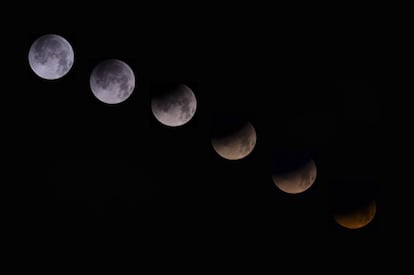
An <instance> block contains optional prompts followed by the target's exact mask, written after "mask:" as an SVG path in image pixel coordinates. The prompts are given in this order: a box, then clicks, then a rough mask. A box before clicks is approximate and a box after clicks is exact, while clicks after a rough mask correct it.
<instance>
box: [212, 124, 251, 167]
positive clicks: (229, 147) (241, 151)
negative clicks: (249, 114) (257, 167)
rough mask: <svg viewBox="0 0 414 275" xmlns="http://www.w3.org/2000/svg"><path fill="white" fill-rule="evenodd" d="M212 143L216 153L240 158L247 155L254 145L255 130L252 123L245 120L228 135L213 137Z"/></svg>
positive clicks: (228, 157)
mask: <svg viewBox="0 0 414 275" xmlns="http://www.w3.org/2000/svg"><path fill="white" fill-rule="evenodd" d="M212 145H213V148H214V150H215V151H216V152H217V154H219V155H220V156H221V157H223V158H225V159H228V160H238V159H242V158H245V157H247V156H248V155H249V154H250V153H251V152H252V151H253V149H254V147H255V146H256V131H255V129H254V127H253V125H252V124H251V123H250V122H247V123H245V124H244V125H243V127H241V128H240V129H238V130H237V131H235V132H233V133H230V134H229V135H226V136H224V137H215V138H213V139H212Z"/></svg>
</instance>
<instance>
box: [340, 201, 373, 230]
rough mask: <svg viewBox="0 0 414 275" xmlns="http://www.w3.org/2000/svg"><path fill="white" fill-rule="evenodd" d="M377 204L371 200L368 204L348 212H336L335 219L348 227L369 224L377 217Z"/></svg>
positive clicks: (360, 226)
mask: <svg viewBox="0 0 414 275" xmlns="http://www.w3.org/2000/svg"><path fill="white" fill-rule="evenodd" d="M376 211H377V205H376V203H375V201H374V200H373V201H371V202H370V203H369V204H368V205H367V206H365V207H362V208H359V209H356V210H354V211H351V212H348V213H341V214H336V215H335V216H334V218H335V221H336V222H337V223H338V224H339V225H341V226H343V227H345V228H348V229H358V228H362V227H364V226H366V225H367V224H369V223H370V222H371V221H372V220H373V219H374V217H375V214H376Z"/></svg>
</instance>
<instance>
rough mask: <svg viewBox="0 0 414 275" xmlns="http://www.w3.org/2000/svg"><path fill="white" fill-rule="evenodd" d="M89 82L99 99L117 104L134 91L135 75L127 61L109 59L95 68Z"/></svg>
mask: <svg viewBox="0 0 414 275" xmlns="http://www.w3.org/2000/svg"><path fill="white" fill-rule="evenodd" d="M89 84H90V87H91V90H92V92H93V94H94V95H95V97H96V98H97V99H99V100H100V101H102V102H104V103H107V104H117V103H121V102H123V101H125V100H127V99H128V98H129V97H130V95H131V94H132V92H133V91H134V88H135V75H134V72H133V71H132V69H131V68H130V67H129V66H128V65H127V64H126V63H125V62H123V61H121V60H118V59H109V60H106V61H103V62H102V63H99V64H98V65H97V66H96V67H95V68H94V69H93V71H92V74H91V77H90V81H89Z"/></svg>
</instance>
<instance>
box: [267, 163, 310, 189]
mask: <svg viewBox="0 0 414 275" xmlns="http://www.w3.org/2000/svg"><path fill="white" fill-rule="evenodd" d="M316 173H317V171H316V164H315V162H314V161H313V160H312V159H311V160H310V161H308V162H307V163H306V164H305V165H303V166H302V167H300V168H298V169H296V170H294V171H293V172H290V173H287V174H276V175H273V176H272V177H273V181H274V183H275V185H276V186H277V187H278V188H279V189H280V190H282V191H284V192H286V193H289V194H298V193H302V192H305V191H306V190H308V189H309V188H310V187H311V186H312V185H313V183H314V182H315V179H316Z"/></svg>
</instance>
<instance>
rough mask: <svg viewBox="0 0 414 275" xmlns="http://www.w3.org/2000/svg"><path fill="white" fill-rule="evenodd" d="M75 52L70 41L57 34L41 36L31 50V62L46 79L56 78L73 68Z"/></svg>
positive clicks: (34, 69)
mask: <svg viewBox="0 0 414 275" xmlns="http://www.w3.org/2000/svg"><path fill="white" fill-rule="evenodd" d="M73 61H74V53H73V49H72V46H71V45H70V44H69V42H68V41H67V40H66V39H65V38H63V37H61V36H59V35H56V34H46V35H43V36H41V37H39V38H38V39H37V40H36V41H35V42H33V44H32V46H31V47H30V50H29V64H30V68H31V69H32V70H33V72H34V73H35V74H36V75H37V76H39V77H41V78H44V79H48V80H54V79H58V78H61V77H63V76H64V75H66V74H67V73H68V72H69V71H70V69H71V68H72V65H73Z"/></svg>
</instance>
